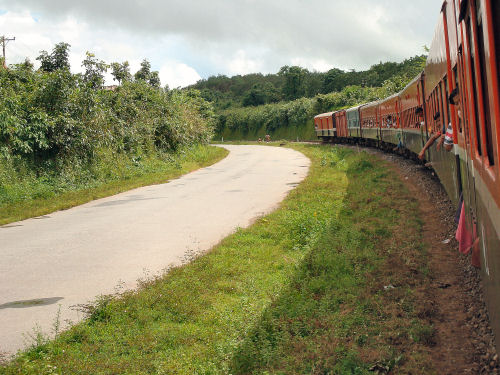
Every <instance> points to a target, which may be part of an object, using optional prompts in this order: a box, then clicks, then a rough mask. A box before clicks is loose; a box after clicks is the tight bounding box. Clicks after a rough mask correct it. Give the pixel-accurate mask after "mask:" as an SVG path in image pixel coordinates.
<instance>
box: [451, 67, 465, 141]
mask: <svg viewBox="0 0 500 375" xmlns="http://www.w3.org/2000/svg"><path fill="white" fill-rule="evenodd" d="M453 77H455V87H459V88H460V85H459V84H458V64H456V65H455V66H454V67H453ZM462 91H463V88H462V89H460V95H464V93H463V92H462ZM461 112H462V113H461V116H457V119H458V132H459V133H460V134H462V132H463V130H462V116H463V108H461Z"/></svg>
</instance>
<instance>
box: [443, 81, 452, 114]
mask: <svg viewBox="0 0 500 375" xmlns="http://www.w3.org/2000/svg"><path fill="white" fill-rule="evenodd" d="M449 96H450V93H449V90H448V77H446V76H445V77H444V102H445V104H446V113H447V115H448V123H451V109H450V101H449V100H448V97H449Z"/></svg>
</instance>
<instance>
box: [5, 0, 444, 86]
mask: <svg viewBox="0 0 500 375" xmlns="http://www.w3.org/2000/svg"><path fill="white" fill-rule="evenodd" d="M441 4H442V1H440V0H419V1H404V0H210V1H201V0H79V1H74V0H14V1H12V0H10V1H7V0H0V35H6V36H9V37H10V36H15V37H16V40H15V42H11V43H9V45H8V47H7V62H8V63H18V62H22V61H24V59H25V58H26V57H28V58H30V59H31V60H32V61H33V62H34V61H35V58H36V57H37V56H38V55H39V51H40V50H47V51H49V52H50V51H51V50H52V47H53V46H54V44H56V43H58V42H61V41H64V42H67V43H69V44H71V57H70V59H71V66H72V70H73V71H75V72H78V71H81V61H82V60H83V58H84V56H85V52H86V51H91V52H93V53H95V54H96V56H97V57H98V58H99V59H102V60H105V61H106V62H108V63H111V62H114V61H118V62H122V61H125V60H128V61H129V62H130V64H131V68H132V69H131V70H132V72H135V71H136V70H137V69H138V67H139V64H140V62H141V61H142V59H144V58H147V59H148V60H149V61H150V62H151V64H152V67H153V69H154V70H159V71H160V78H161V80H162V84H168V85H169V86H170V87H177V86H186V85H188V84H191V83H194V82H196V81H197V80H198V79H200V78H207V77H209V76H211V75H217V74H225V75H228V76H232V75H236V74H247V73H255V72H261V73H276V72H277V71H278V70H279V68H280V67H281V66H283V65H300V66H302V67H305V68H308V69H309V70H311V71H312V70H317V71H326V70H328V69H330V68H332V67H337V68H340V69H344V70H348V69H356V70H361V69H366V68H369V67H370V66H371V65H373V64H376V63H378V62H379V61H388V60H391V61H401V60H403V59H404V58H407V57H410V56H414V55H417V54H421V53H423V46H424V45H430V43H431V40H432V35H433V32H434V27H435V24H436V21H437V19H438V16H439V10H440V8H441ZM108 83H109V84H112V83H113V82H111V79H108Z"/></svg>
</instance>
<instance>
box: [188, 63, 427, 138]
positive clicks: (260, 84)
mask: <svg viewBox="0 0 500 375" xmlns="http://www.w3.org/2000/svg"><path fill="white" fill-rule="evenodd" d="M425 61H426V56H425V55H422V56H415V57H412V58H409V59H406V60H404V61H403V62H401V63H395V62H384V63H382V62H380V63H379V64H376V65H373V66H372V67H371V68H370V69H368V70H366V71H359V72H357V71H354V70H352V71H347V72H346V71H343V70H341V69H336V68H334V69H331V70H329V71H328V72H325V73H320V72H310V71H308V70H307V69H304V68H301V67H299V66H284V67H282V68H281V69H280V71H279V72H278V73H277V74H268V75H262V74H248V75H244V76H239V75H238V76H234V77H231V78H229V77H226V76H216V77H209V78H208V79H206V80H200V81H199V82H198V83H197V84H196V85H193V86H192V87H194V88H196V89H198V90H200V92H201V95H202V97H203V98H205V99H206V100H208V101H210V102H211V103H212V104H213V105H214V108H215V112H216V115H217V122H216V139H217V140H220V139H222V138H224V139H225V140H257V139H258V138H259V137H264V135H265V134H270V135H271V137H272V138H273V139H288V140H296V139H297V138H298V139H300V140H311V139H316V135H315V133H314V125H313V121H312V119H313V117H314V116H315V115H317V114H319V113H323V112H329V111H335V110H339V109H342V108H348V107H352V106H355V105H358V104H362V103H367V102H370V101H373V100H378V99H382V98H385V97H388V96H390V95H392V94H394V93H396V92H399V91H400V90H402V89H403V88H404V87H405V86H406V84H407V83H408V82H409V81H411V80H412V79H413V78H414V77H415V76H416V75H417V74H418V73H420V72H421V71H422V70H423V67H424V65H425Z"/></svg>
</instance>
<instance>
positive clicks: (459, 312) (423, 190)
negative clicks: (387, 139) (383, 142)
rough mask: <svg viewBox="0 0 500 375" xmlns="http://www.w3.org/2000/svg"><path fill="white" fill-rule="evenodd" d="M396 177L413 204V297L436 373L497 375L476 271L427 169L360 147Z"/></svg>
mask: <svg viewBox="0 0 500 375" xmlns="http://www.w3.org/2000/svg"><path fill="white" fill-rule="evenodd" d="M365 150H366V151H368V152H370V153H373V154H375V155H377V156H378V157H380V158H381V159H383V160H386V161H388V162H389V163H388V165H389V166H391V168H392V169H393V170H394V171H395V172H396V173H397V174H398V175H399V176H400V178H401V180H402V181H403V182H404V183H405V185H406V186H407V188H408V189H409V191H410V192H411V193H412V195H414V197H415V198H416V199H417V200H418V201H419V209H420V211H421V217H422V219H423V221H424V224H423V238H424V241H425V245H426V248H427V257H428V259H427V267H428V275H427V276H428V277H427V280H426V282H425V283H423V284H420V283H419V284H420V285H422V286H421V287H419V288H417V291H416V293H415V304H416V306H419V308H418V316H419V318H422V319H425V320H426V321H427V322H428V323H429V324H430V325H431V326H432V327H434V332H433V334H432V337H429V339H430V340H431V341H430V342H429V343H428V344H429V346H430V347H431V349H430V356H431V358H432V361H433V364H432V365H433V366H432V367H433V368H434V369H435V371H436V373H437V374H440V375H444V374H450V375H451V374H453V375H456V374H500V370H499V367H498V355H497V353H496V350H495V346H494V336H493V333H492V330H491V327H490V326H489V319H488V315H487V310H486V307H485V304H484V300H483V293H482V288H481V280H480V275H479V273H478V271H477V270H476V269H475V268H474V267H472V266H471V264H470V259H469V257H468V256H463V255H461V254H460V253H459V252H458V243H457V241H456V240H455V236H454V234H455V230H456V224H455V221H454V217H455V212H456V207H453V205H452V203H451V202H450V200H449V199H448V197H447V195H446V192H445V191H444V189H443V187H442V185H441V184H440V182H439V180H438V179H437V178H436V177H435V175H434V173H433V171H432V170H430V169H428V168H426V167H424V166H422V165H420V164H417V163H414V162H413V161H411V160H408V159H405V158H402V157H400V156H398V155H393V154H385V153H383V152H381V151H379V150H375V149H365Z"/></svg>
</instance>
